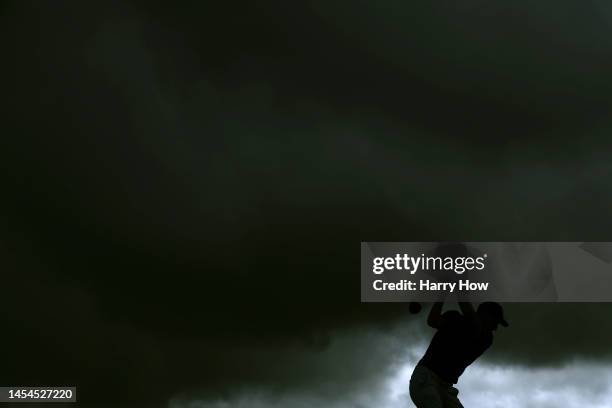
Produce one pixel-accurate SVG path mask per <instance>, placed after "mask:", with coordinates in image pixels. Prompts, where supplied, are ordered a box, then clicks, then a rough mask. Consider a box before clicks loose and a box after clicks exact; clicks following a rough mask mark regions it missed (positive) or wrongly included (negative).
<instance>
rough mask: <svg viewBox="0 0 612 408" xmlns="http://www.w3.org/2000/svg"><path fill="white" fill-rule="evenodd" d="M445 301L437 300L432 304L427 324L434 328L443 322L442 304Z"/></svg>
mask: <svg viewBox="0 0 612 408" xmlns="http://www.w3.org/2000/svg"><path fill="white" fill-rule="evenodd" d="M443 305H444V302H436V303H434V304H433V305H432V306H431V310H430V311H429V316H427V324H428V325H429V326H430V327H433V328H434V329H437V328H439V327H440V325H441V324H442V306H443Z"/></svg>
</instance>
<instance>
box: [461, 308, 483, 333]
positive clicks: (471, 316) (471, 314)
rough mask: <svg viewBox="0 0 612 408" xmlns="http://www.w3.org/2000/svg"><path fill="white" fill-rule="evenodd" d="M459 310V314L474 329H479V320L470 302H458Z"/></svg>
mask: <svg viewBox="0 0 612 408" xmlns="http://www.w3.org/2000/svg"><path fill="white" fill-rule="evenodd" d="M458 303H459V309H461V313H463V315H464V316H465V317H467V318H468V320H469V321H470V322H472V324H473V325H474V327H475V328H478V329H480V319H479V318H478V313H476V310H474V306H472V303H470V302H458Z"/></svg>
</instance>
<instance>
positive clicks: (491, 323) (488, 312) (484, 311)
mask: <svg viewBox="0 0 612 408" xmlns="http://www.w3.org/2000/svg"><path fill="white" fill-rule="evenodd" d="M478 315H479V316H480V319H481V321H482V322H483V324H484V326H485V328H486V329H487V330H496V329H497V327H498V325H500V324H501V325H502V326H504V327H508V322H507V321H506V319H505V318H504V309H503V308H502V306H501V305H500V304H499V303H495V302H484V303H481V304H480V305H479V306H478Z"/></svg>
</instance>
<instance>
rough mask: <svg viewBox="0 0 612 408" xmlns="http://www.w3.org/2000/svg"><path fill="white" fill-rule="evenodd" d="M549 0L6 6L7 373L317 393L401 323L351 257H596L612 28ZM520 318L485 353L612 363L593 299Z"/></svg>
mask: <svg viewBox="0 0 612 408" xmlns="http://www.w3.org/2000/svg"><path fill="white" fill-rule="evenodd" d="M551 4H552V3H551ZM551 4H549V5H547V6H544V5H542V6H540V5H539V6H537V8H536V7H535V6H534V7H531V6H527V3H525V4H522V3H519V4H516V5H514V6H513V8H512V9H511V10H509V9H506V8H503V9H502V8H500V7H498V6H495V5H490V4H487V5H483V4H480V3H477V2H473V3H472V5H473V6H472V7H471V8H470V7H467V6H466V8H465V9H461V10H457V8H456V6H451V5H450V4H443V3H437V4H436V5H420V6H414V7H412V8H409V7H408V6H407V5H405V4H403V3H402V4H400V3H396V2H389V3H377V6H376V7H374V6H372V5H368V4H366V3H363V2H357V3H351V7H348V5H346V4H344V5H343V4H341V3H339V2H314V3H308V4H305V3H292V4H291V5H290V6H289V5H283V4H267V5H257V6H255V5H251V4H245V5H242V6H241V7H237V6H235V5H231V6H230V5H223V4H218V5H214V6H206V7H205V6H202V5H197V3H185V4H184V5H182V6H181V7H179V6H176V7H170V6H168V5H166V6H163V7H161V6H160V7H159V8H156V6H152V5H150V4H149V3H148V2H147V3H145V2H142V3H139V2H134V3H132V4H131V5H129V6H127V5H125V4H120V3H110V4H107V3H104V4H102V3H88V4H87V6H85V5H83V4H81V3H78V2H73V3H54V4H53V5H51V4H41V3H29V4H28V3H27V2H13V3H6V4H5V6H4V14H3V21H5V22H6V24H3V27H4V28H3V30H4V31H3V33H5V34H6V35H5V36H4V38H3V40H2V41H3V42H2V44H3V46H5V48H6V49H7V58H6V60H7V61H8V63H7V64H6V66H5V67H4V69H5V70H7V71H6V73H5V74H4V76H3V77H4V82H5V83H4V85H5V89H7V90H8V92H7V95H9V96H10V98H11V101H10V102H11V107H10V109H9V110H8V111H7V113H9V115H7V116H8V117H7V120H6V122H5V129H6V131H5V132H4V133H5V135H6V136H5V140H3V144H5V146H4V147H5V148H4V149H2V153H1V154H2V165H3V169H4V170H5V172H4V174H3V176H2V177H3V190H4V196H5V197H8V200H6V201H5V202H4V203H3V204H2V206H3V207H2V209H3V216H2V217H3V218H2V221H3V225H4V232H3V237H2V242H3V243H4V246H3V248H4V249H3V251H4V252H5V253H6V257H4V261H3V262H5V263H6V266H3V269H4V270H5V271H6V275H7V283H10V285H12V287H13V288H15V290H14V291H12V292H11V293H9V295H8V296H6V297H5V298H4V299H3V302H4V303H5V309H6V310H12V311H13V312H12V313H11V315H10V316H8V317H7V319H9V320H10V322H11V323H12V324H13V327H14V328H15V330H14V331H13V332H12V333H13V335H11V336H9V337H8V339H7V340H6V341H7V342H8V343H9V345H10V346H11V347H12V348H13V349H18V348H21V347H25V346H27V347H28V348H30V349H33V350H38V351H37V352H36V353H35V355H33V356H31V357H29V358H28V360H26V361H27V363H26V364H24V363H23V360H21V359H20V357H19V355H17V354H15V355H14V358H12V359H10V360H9V361H8V362H7V367H8V369H7V373H11V375H12V377H11V376H7V379H8V378H17V379H19V380H20V381H18V382H20V383H36V382H39V383H48V382H49V381H50V379H52V378H56V379H60V380H61V381H64V382H65V381H67V382H71V383H77V384H78V385H79V386H80V387H81V388H80V389H82V390H83V392H84V393H85V394H84V398H85V400H96V399H104V398H106V399H107V400H108V401H113V400H116V399H125V400H126V401H130V400H134V401H141V400H143V399H145V398H149V399H151V400H154V401H163V399H164V398H167V397H169V396H170V395H172V394H173V393H174V392H178V391H181V390H184V389H193V388H201V387H202V386H203V385H205V386H208V387H209V388H211V389H213V388H214V389H215V390H226V389H228V387H230V386H232V385H233V384H237V383H240V384H248V383H251V382H253V381H256V380H257V381H260V382H267V383H269V384H277V386H278V384H282V383H283V382H282V381H281V380H280V379H281V378H285V379H287V383H295V384H299V383H303V382H308V381H313V380H312V378H313V377H316V376H317V375H318V374H319V373H320V371H317V370H312V369H309V368H308V366H307V364H305V363H304V364H301V363H298V362H299V361H307V360H308V358H310V357H309V356H311V355H312V353H317V352H319V353H320V352H322V351H323V350H327V349H328V348H329V347H333V340H334V339H335V338H336V336H337V335H338V333H339V331H341V330H344V329H353V330H356V329H361V330H363V331H364V332H369V331H370V330H382V329H386V328H388V327H389V326H391V325H392V324H393V323H394V322H397V321H398V320H399V319H404V318H405V317H404V316H405V315H404V314H405V310H404V308H403V307H402V306H398V305H361V304H360V303H359V299H358V285H359V283H358V279H355V276H357V275H355V273H356V272H355V271H357V270H358V249H357V248H358V243H359V242H360V241H375V240H387V241H392V240H415V241H416V240H439V239H465V240H503V239H508V240H528V239H540V240H555V239H574V240H580V241H586V240H596V239H602V240H609V234H610V233H609V231H610V227H612V222H611V221H610V220H609V219H606V218H602V217H603V216H604V215H605V212H604V210H605V208H606V207H605V206H604V205H603V204H601V203H604V202H609V199H610V194H611V192H610V190H609V187H608V185H607V184H606V183H605V181H604V180H605V179H606V178H607V177H609V176H610V172H611V167H610V165H609V164H608V160H607V157H606V155H605V154H602V153H598V152H599V151H605V150H606V149H609V148H610V143H609V141H608V139H607V138H606V133H607V129H609V123H608V117H607V116H608V108H609V103H610V99H609V97H610V95H611V94H610V93H609V88H610V86H611V83H610V79H609V78H608V77H607V76H605V75H604V73H605V70H606V68H607V67H608V65H609V60H608V56H607V53H608V51H609V46H610V44H609V41H610V40H608V38H611V37H610V36H609V26H608V25H606V23H605V20H604V19H603V17H601V16H600V14H598V13H597V12H596V11H594V10H595V9H593V8H589V7H590V6H586V7H585V6H584V3H581V6H580V7H578V3H575V4H574V3H564V4H559V3H555V4H554V8H555V12H554V13H548V12H547V11H548V10H549V7H552V5H551ZM238 10H240V11H238ZM589 10H593V11H592V12H590V11H589ZM458 11H460V12H459V13H458ZM589 13H590V14H589ZM570 17H571V18H570ZM517 21H528V22H529V24H527V25H518V24H515V22H517ZM543 26H545V27H547V30H546V34H545V35H544V34H542V35H541V34H540V31H539V28H540V27H543ZM529 307H533V308H534V310H538V312H537V313H532V312H531V310H532V309H529V311H528V310H526V309H525V310H524V309H521V308H527V306H521V307H518V306H517V308H516V309H514V308H511V309H510V310H511V311H512V314H516V315H526V316H527V315H528V316H530V318H529V319H526V320H522V319H518V318H517V320H516V323H515V324H513V327H517V329H516V330H515V331H514V332H513V333H516V334H511V335H509V336H508V337H507V339H510V338H511V337H510V336H517V337H516V342H514V341H512V342H510V341H509V340H502V344H503V347H501V348H500V349H501V351H500V352H499V354H498V355H499V358H507V357H506V356H512V358H515V357H516V356H518V357H520V358H521V359H522V361H525V362H530V363H550V362H554V361H559V360H560V359H562V358H565V357H567V356H569V355H573V354H572V353H573V351H574V350H575V351H576V352H577V353H579V354H581V355H586V354H589V355H591V356H592V357H595V356H599V355H601V354H603V353H604V352H605V348H604V344H603V336H599V337H597V336H596V335H595V333H599V332H600V330H602V328H603V329H604V330H605V331H606V332H609V330H610V328H609V327H608V325H606V324H605V323H602V325H599V324H598V322H599V321H600V320H601V319H605V318H606V317H607V313H606V309H605V308H603V307H598V306H592V307H591V306H564V307H557V306H529ZM515 310H516V312H514V311H515ZM585 313H586V314H587V315H588V316H591V318H590V320H589V319H587V320H586V321H585V320H584V319H581V321H582V322H583V326H582V327H583V330H584V331H580V332H579V333H581V334H577V333H578V332H576V333H571V334H568V333H567V332H566V331H564V330H563V329H562V328H563V327H564V325H562V324H555V325H552V322H555V321H556V320H563V318H564V317H565V316H570V317H571V318H578V317H580V316H583V315H584V314H585ZM67 314H69V315H70V316H71V320H68V321H67V320H65V318H62V316H65V315H67ZM28 316H40V317H41V319H40V321H41V322H40V323H30V320H28ZM537 316H540V317H541V319H538V318H537ZM542 321H544V322H546V323H541V322H542ZM553 326H554V327H553ZM565 327H567V325H565ZM518 328H521V329H522V330H519V329H518ZM557 329H558V330H557ZM509 333H510V332H509ZM533 333H537V334H538V337H537V338H538V340H537V341H534V340H532V338H531V337H522V336H528V334H529V335H531V334H533ZM568 336H570V337H568ZM576 336H577V337H576ZM519 337H520V339H524V340H520V339H519ZM595 337H597V338H595ZM22 338H27V339H28V340H27V341H25V342H22V340H21V339H22ZM512 338H514V337H512ZM576 338H577V339H578V343H577V344H576V342H575V341H574V340H575V339H576ZM555 339H556V340H555ZM570 339H572V340H570ZM599 339H602V340H599ZM548 340H549V341H548ZM504 341H505V343H504ZM551 342H552V343H554V346H552V347H551V346H550V343H551ZM368 347H375V345H374V344H372V345H371V346H366V345H364V349H365V348H368ZM294 354H295V356H294ZM358 354H359V352H358V351H355V355H358ZM279 356H283V357H282V358H280V359H279ZM270 360H275V361H276V362H277V363H278V366H272V365H271V364H270ZM279 360H280V361H279ZM340 360H341V359H340ZM345 360H350V359H348V358H347V359H345ZM391 361H392V359H390V360H382V361H381V362H380V367H381V370H383V369H384V367H386V366H387V365H388V364H391V363H390V362H391ZM342 364H345V363H342ZM296 366H297V367H298V368H297V369H296ZM323 366H325V364H323ZM329 366H330V369H329V372H330V373H334V374H333V375H334V376H336V378H342V377H341V376H340V377H338V375H339V373H336V371H334V370H333V369H332V368H333V363H329ZM292 369H294V370H295V371H294V373H295V374H294V376H288V375H287V372H290V371H291V370H292ZM372 371H373V372H374V371H375V370H372ZM353 373H354V376H353V375H349V377H352V378H344V379H343V380H344V381H345V383H346V384H349V383H352V382H355V381H358V380H359V379H360V378H364V377H363V374H362V373H361V372H359V370H353V371H352V372H351V374H353ZM336 374H338V375H336ZM7 381H8V380H7ZM12 382H14V381H13V380H11V381H8V382H7V383H12ZM101 384H113V385H114V386H115V387H116V389H117V390H118V392H117V393H118V394H120V395H121V397H115V396H108V397H103V396H101V393H100V386H101Z"/></svg>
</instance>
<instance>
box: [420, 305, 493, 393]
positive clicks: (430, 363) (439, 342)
mask: <svg viewBox="0 0 612 408" xmlns="http://www.w3.org/2000/svg"><path fill="white" fill-rule="evenodd" d="M444 317H445V319H447V320H448V321H449V322H448V324H446V325H445V327H444V328H442V329H440V330H438V331H437V332H436V334H435V335H434V337H433V339H432V340H431V343H430V345H429V348H428V349H427V351H426V353H425V355H424V356H423V358H422V359H421V361H420V363H419V364H422V365H424V366H425V367H427V368H429V369H430V370H432V371H433V372H434V373H436V374H437V375H438V376H439V377H440V378H441V379H443V380H444V381H446V382H448V383H451V384H456V383H457V381H458V379H459V376H460V375H461V374H462V373H463V371H465V369H466V367H467V366H469V365H470V364H472V363H473V362H474V360H476V359H477V358H478V357H480V356H481V355H482V353H484V352H485V350H486V349H488V348H489V347H490V346H491V344H492V342H493V336H492V334H491V333H490V332H485V333H479V332H475V331H474V330H473V329H472V327H470V325H469V322H468V321H467V319H466V318H465V317H464V316H463V315H461V314H460V313H459V312H446V313H445V314H444Z"/></svg>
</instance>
